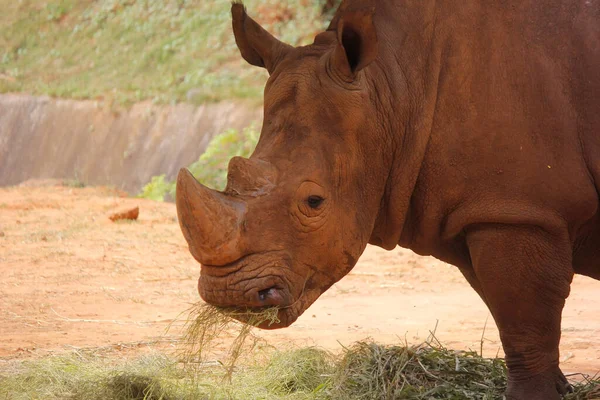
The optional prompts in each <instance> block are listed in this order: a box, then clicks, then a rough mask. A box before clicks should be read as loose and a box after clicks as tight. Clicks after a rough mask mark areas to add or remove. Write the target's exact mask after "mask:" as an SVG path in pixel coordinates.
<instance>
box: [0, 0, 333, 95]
mask: <svg viewBox="0 0 600 400" xmlns="http://www.w3.org/2000/svg"><path fill="white" fill-rule="evenodd" d="M324 2H325V0H288V1H279V0H247V1H245V4H246V6H247V7H248V10H249V13H250V14H251V15H253V16H254V17H255V18H256V19H257V20H258V21H260V22H261V23H263V24H264V26H265V27H266V28H268V29H269V30H270V31H271V32H273V33H274V34H276V35H277V36H278V37H280V38H281V39H283V40H285V41H286V42H288V43H291V44H294V45H299V44H306V43H308V42H310V41H311V40H312V38H313V37H314V34H315V33H316V32H318V31H320V30H321V29H323V27H324V26H325V25H326V24H327V21H326V20H327V18H326V17H324V16H323V15H322V7H323V3H324ZM230 4H231V3H230V1H228V0H195V1H191V0H47V1H40V0H0V9H1V10H2V12H1V13H0V93H6V92H24V93H30V94H34V95H50V96H56V97H66V98H75V99H103V100H107V101H112V102H116V103H118V104H130V103H133V102H137V101H142V100H153V101H155V102H158V103H169V102H181V101H187V102H192V103H201V102H206V101H218V100H223V99H232V98H236V99H239V98H250V99H259V98H260V96H261V93H262V87H263V86H264V82H265V79H266V73H265V72H264V71H261V70H260V69H257V68H251V67H250V66H247V65H245V64H244V62H243V60H242V59H241V57H240V56H239V52H238V51H237V48H236V47H235V42H234V39H233V35H232V33H231V18H230V14H229V8H230Z"/></svg>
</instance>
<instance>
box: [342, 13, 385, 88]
mask: <svg viewBox="0 0 600 400" xmlns="http://www.w3.org/2000/svg"><path fill="white" fill-rule="evenodd" d="M374 13H375V8H374V7H371V8H367V9H360V10H356V11H355V10H352V11H350V10H348V11H345V12H344V13H343V14H342V15H341V16H340V18H339V20H338V24H337V30H336V32H337V46H336V48H335V50H334V51H333V57H332V63H333V66H334V68H335V69H336V70H337V72H338V73H339V74H340V75H341V76H342V77H344V78H347V79H348V80H353V79H355V78H356V75H357V74H358V73H359V72H360V71H361V70H362V69H364V68H365V67H367V66H368V65H369V64H371V63H372V62H373V61H374V60H375V58H377V52H378V41H377V31H376V30H375V25H374V24H373V14H374Z"/></svg>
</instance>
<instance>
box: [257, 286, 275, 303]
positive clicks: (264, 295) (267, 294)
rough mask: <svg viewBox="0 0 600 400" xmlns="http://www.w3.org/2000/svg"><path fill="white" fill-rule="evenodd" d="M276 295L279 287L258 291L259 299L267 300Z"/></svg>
mask: <svg viewBox="0 0 600 400" xmlns="http://www.w3.org/2000/svg"><path fill="white" fill-rule="evenodd" d="M275 297H277V289H276V288H274V287H271V288H268V289H263V290H260V291H259V292H258V299H259V300H260V301H266V300H267V299H270V298H275Z"/></svg>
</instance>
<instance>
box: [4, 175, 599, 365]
mask: <svg viewBox="0 0 600 400" xmlns="http://www.w3.org/2000/svg"><path fill="white" fill-rule="evenodd" d="M137 206H139V209H140V213H139V219H138V220H137V221H124V222H117V223H115V222H112V221H111V220H110V219H109V216H110V215H112V214H113V213H115V212H118V211H123V210H128V209H131V208H134V207H137ZM198 273H199V265H198V264H197V263H196V262H195V261H194V260H193V259H192V257H191V256H190V254H189V252H188V250H187V246H186V243H185V241H184V239H183V237H182V235H181V233H180V230H179V226H178V224H177V220H176V211H175V206H174V205H173V204H169V203H157V202H152V201H148V200H141V199H137V198H130V197H126V196H125V194H123V193H121V192H118V191H115V190H111V189H107V188H83V189H79V188H71V187H66V186H62V185H60V184H57V183H56V182H41V183H40V182H38V183H36V182H28V183H27V184H25V185H22V186H19V187H11V188H2V189H0V274H1V278H0V363H2V362H3V361H4V362H5V361H7V360H9V359H16V358H17V359H18V358H23V357H31V356H43V355H46V354H49V353H57V352H61V351H68V350H71V349H73V348H81V347H103V346H106V347H107V348H111V349H113V350H115V351H133V352H136V351H138V349H139V351H143V350H144V349H146V348H149V347H153V346H155V347H160V348H164V347H165V346H167V347H171V346H173V344H174V343H175V342H176V340H177V337H178V336H177V335H178V333H177V329H172V330H171V331H169V332H168V333H165V329H166V327H167V326H168V324H169V323H170V322H172V321H173V320H174V319H175V318H176V317H177V316H178V315H179V314H180V313H181V312H182V311H184V310H185V309H186V308H188V306H189V305H190V303H193V302H196V301H198V300H199V297H198V294H197V292H196V282H197V277H198ZM599 293H600V282H598V281H594V280H592V279H588V278H585V277H580V276H577V277H576V278H575V280H574V283H573V286H572V292H571V296H570V297H569V299H568V301H567V305H566V308H565V311H564V318H563V338H562V343H561V359H562V360H561V361H562V365H563V369H564V370H565V371H566V372H574V371H576V372H586V373H590V374H595V373H597V372H598V371H599V370H600V343H599V342H598V340H597V339H598V337H599V335H600V297H599V296H598V294H599ZM486 320H487V328H486V330H485V333H484V326H485V324H486ZM175 325H176V326H178V323H176V324H175ZM436 325H437V330H436V337H437V338H438V339H439V340H440V341H441V342H442V343H444V344H445V345H446V346H448V347H451V348H454V349H473V350H476V351H479V349H480V345H481V343H480V342H481V338H482V334H483V333H484V334H483V336H484V338H485V340H484V341H483V350H484V355H486V356H495V355H496V354H498V353H499V354H502V352H501V347H500V342H499V339H498V332H497V329H496V327H495V325H494V323H493V321H492V319H491V317H490V316H489V312H488V311H487V309H486V308H485V306H484V304H483V302H482V301H481V300H480V299H479V298H478V297H477V295H476V293H475V292H474V291H473V290H472V289H471V288H470V287H469V286H468V284H467V283H466V282H465V281H464V279H463V278H462V276H461V275H460V273H459V272H458V270H457V269H456V268H454V267H452V266H449V265H447V264H444V263H442V262H440V261H437V260H435V259H433V258H429V257H419V256H417V255H415V254H413V253H412V252H410V251H408V250H404V249H400V248H398V249H396V250H394V251H391V252H386V251H384V250H381V249H378V248H375V247H369V248H368V249H367V251H366V252H365V254H364V255H363V257H362V258H361V260H360V261H359V263H358V265H357V266H356V268H355V269H354V270H353V271H352V272H351V273H350V274H349V275H348V276H347V277H345V278H344V279H343V280H342V281H340V282H339V283H338V284H336V285H335V286H334V287H332V288H331V289H330V290H329V291H328V292H327V293H325V294H324V295H323V296H322V297H321V298H320V299H319V300H318V301H317V302H316V303H315V304H314V305H313V306H312V307H311V308H310V309H309V310H308V311H306V312H305V314H304V315H303V316H302V317H301V318H300V319H299V320H298V321H297V322H296V323H295V324H293V325H292V326H291V327H290V328H287V329H283V330H278V331H262V332H260V335H261V337H263V338H265V339H266V340H267V341H268V342H269V343H270V344H273V345H275V346H289V345H290V344H291V343H293V344H295V345H318V346H321V347H325V348H328V349H332V350H335V351H339V350H341V345H344V346H346V345H348V344H351V343H352V342H353V341H356V340H360V339H364V338H367V337H371V338H373V339H375V340H376V341H379V342H382V343H393V342H395V343H399V342H402V343H404V342H405V341H406V342H408V343H409V344H418V343H420V342H421V341H423V340H424V339H426V338H427V336H428V335H429V331H430V330H432V329H434V328H435V327H436ZM132 349H133V350H132Z"/></svg>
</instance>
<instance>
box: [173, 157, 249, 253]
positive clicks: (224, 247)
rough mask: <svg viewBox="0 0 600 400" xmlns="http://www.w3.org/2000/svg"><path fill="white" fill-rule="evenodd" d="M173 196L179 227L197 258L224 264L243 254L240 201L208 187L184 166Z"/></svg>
mask: <svg viewBox="0 0 600 400" xmlns="http://www.w3.org/2000/svg"><path fill="white" fill-rule="evenodd" d="M175 197H176V204H177V216H178V218H179V226H180V227H181V231H182V232H183V236H184V237H185V239H186V241H187V242H188V245H189V248H190V252H191V253H192V255H193V256H194V258H195V259H196V260H198V261H199V262H200V263H202V264H205V265H225V264H229V263H231V262H233V261H235V260H237V259H239V258H240V257H241V256H242V255H243V254H242V250H241V237H240V236H241V230H242V223H243V220H244V214H245V211H246V206H245V204H244V202H243V201H241V200H238V199H235V198H232V197H231V196H227V195H225V194H223V193H221V192H217V191H216V190H212V189H209V188H207V187H206V186H204V185H202V184H201V183H199V182H198V181H197V180H196V178H194V176H193V175H192V174H191V173H190V171H188V170H187V169H185V168H183V169H181V170H180V171H179V175H178V177H177V192H176V196H175Z"/></svg>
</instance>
